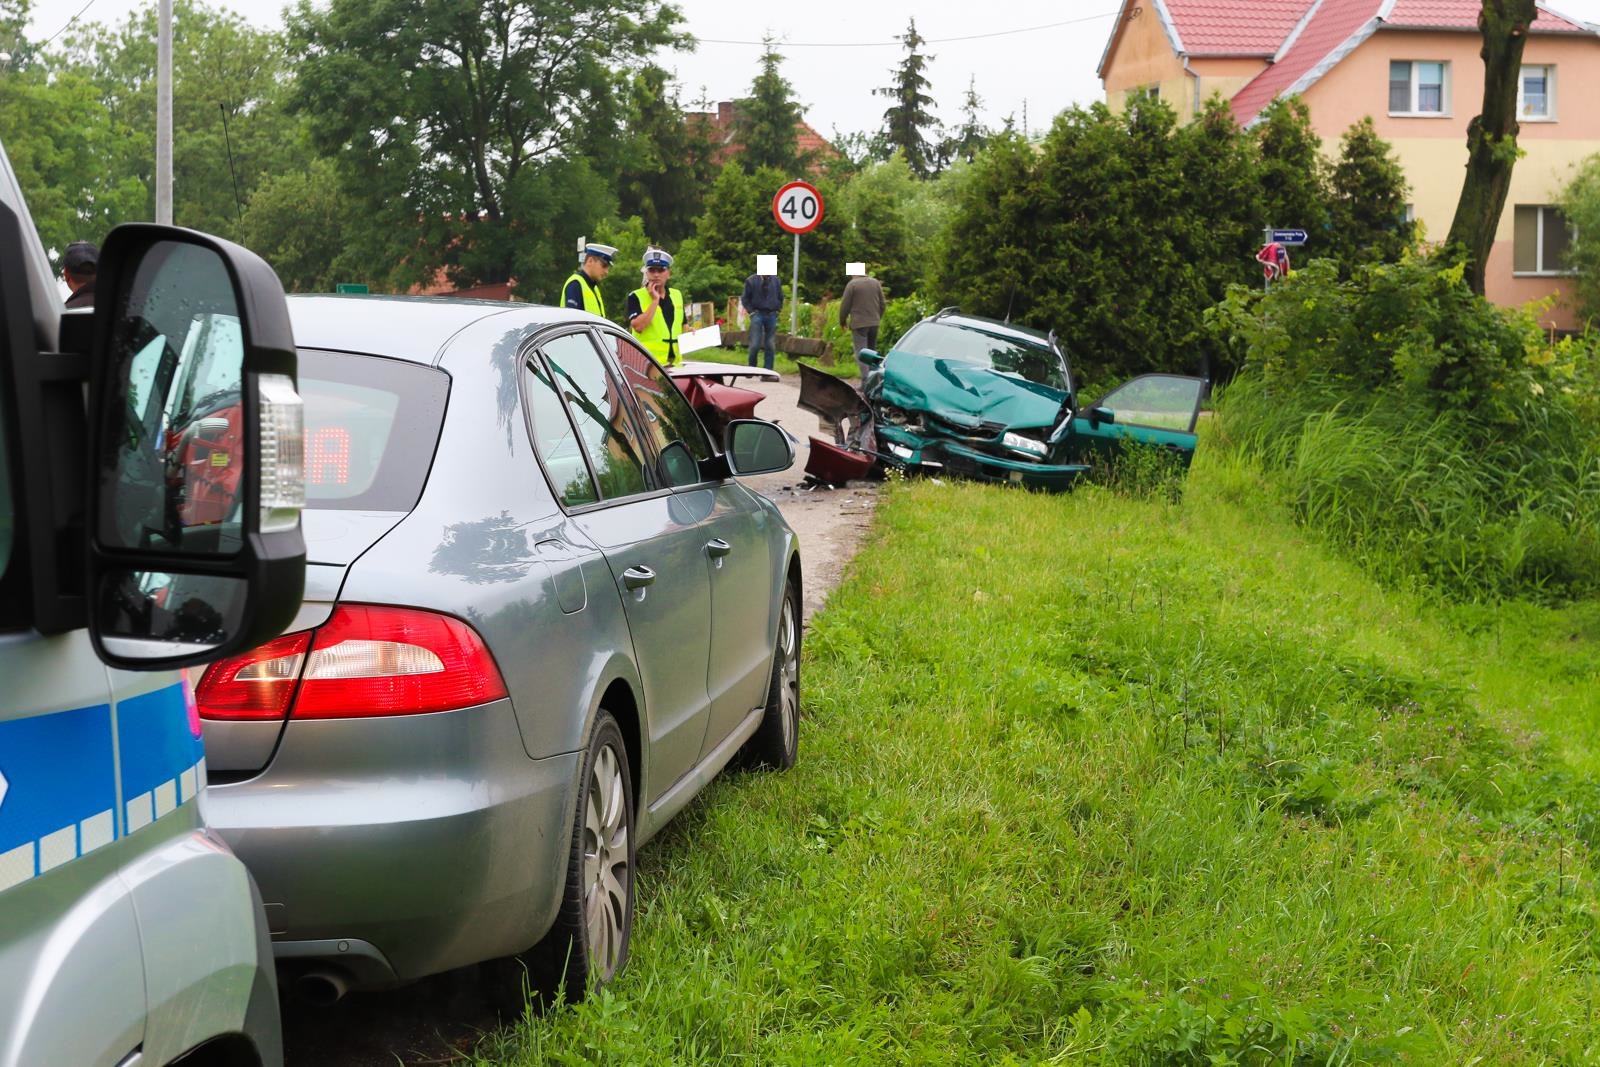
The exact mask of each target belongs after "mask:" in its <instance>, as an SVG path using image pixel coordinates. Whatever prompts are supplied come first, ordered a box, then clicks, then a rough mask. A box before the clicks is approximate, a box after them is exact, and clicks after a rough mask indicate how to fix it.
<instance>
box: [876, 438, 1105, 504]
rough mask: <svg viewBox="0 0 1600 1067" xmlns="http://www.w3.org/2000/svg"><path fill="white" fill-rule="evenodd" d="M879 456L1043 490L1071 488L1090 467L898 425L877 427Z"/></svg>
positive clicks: (929, 470)
mask: <svg viewBox="0 0 1600 1067" xmlns="http://www.w3.org/2000/svg"><path fill="white" fill-rule="evenodd" d="M878 445H879V452H878V455H879V458H880V459H881V460H882V461H883V462H884V463H885V464H887V465H891V466H895V467H898V468H900V469H902V470H905V471H908V472H921V473H924V474H939V473H944V474H949V475H952V476H954V477H958V478H966V479H970V480H975V481H982V482H997V483H1004V484H1007V485H1020V486H1023V487H1024V488H1027V489H1039V490H1043V491H1045V492H1062V491H1064V490H1067V489H1071V488H1072V487H1073V486H1074V485H1076V484H1077V482H1078V480H1079V479H1081V478H1082V477H1083V476H1084V475H1085V474H1087V473H1089V468H1088V467H1087V466H1085V465H1083V464H1081V463H1043V462H1038V461H1034V460H1027V459H1021V458H1018V459H1012V458H1009V457H1006V456H998V455H995V454H994V453H992V452H987V451H984V450H982V449H979V448H974V447H972V446H971V445H968V444H963V443H961V442H958V441H951V440H946V439H943V438H937V437H934V438H930V437H924V436H922V435H921V434H917V433H913V432H912V431H910V430H906V429H904V428H902V427H899V426H893V425H889V424H882V423H880V424H879V426H878Z"/></svg>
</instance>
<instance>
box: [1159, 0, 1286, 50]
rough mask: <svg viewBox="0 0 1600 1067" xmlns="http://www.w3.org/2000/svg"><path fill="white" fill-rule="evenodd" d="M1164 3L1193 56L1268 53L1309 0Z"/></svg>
mask: <svg viewBox="0 0 1600 1067" xmlns="http://www.w3.org/2000/svg"><path fill="white" fill-rule="evenodd" d="M1166 6H1167V11H1168V12H1169V13H1171V15H1172V21H1173V23H1174V24H1175V25H1176V26H1177V30H1178V36H1179V38H1180V39H1181V40H1182V41H1183V47H1184V50H1185V51H1186V52H1188V53H1189V54H1190V55H1192V56H1270V55H1272V54H1273V53H1275V52H1276V51H1277V50H1278V46H1279V45H1281V44H1283V39H1284V38H1285V37H1287V36H1289V33H1290V31H1291V30H1293V29H1294V28H1295V24H1296V23H1298V22H1299V21H1300V17H1301V16H1302V15H1304V14H1305V13H1306V11H1307V10H1308V9H1309V8H1310V7H1311V0H1252V2H1250V3H1240V2H1239V0H1167V3H1166Z"/></svg>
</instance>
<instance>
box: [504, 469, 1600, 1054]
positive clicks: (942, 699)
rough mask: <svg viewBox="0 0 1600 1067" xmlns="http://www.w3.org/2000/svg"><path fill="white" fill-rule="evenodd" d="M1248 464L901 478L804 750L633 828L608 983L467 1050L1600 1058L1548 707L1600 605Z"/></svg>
mask: <svg viewBox="0 0 1600 1067" xmlns="http://www.w3.org/2000/svg"><path fill="white" fill-rule="evenodd" d="M1360 477H1361V476H1360V475H1356V476H1355V478H1356V480H1355V481H1354V482H1352V483H1351V484H1352V485H1354V486H1357V487H1359V485H1360V484H1361V483H1360ZM1261 486H1262V474H1261V468H1259V467H1258V466H1257V465H1255V464H1253V463H1249V462H1244V461H1242V460H1240V459H1239V455H1238V453H1236V452H1231V453H1225V452H1221V451H1218V450H1214V449H1207V448H1205V447H1202V450H1201V452H1200V454H1199V458H1198V459H1197V461H1196V466H1195V470H1194V471H1193V472H1192V478H1191V482H1190V485H1189V487H1188V492H1187V493H1186V495H1185V499H1184V501H1183V503H1182V504H1181V505H1173V504H1171V503H1168V502H1166V501H1165V500H1164V499H1163V498H1162V497H1160V496H1159V495H1156V496H1148V495H1146V496H1143V497H1137V498H1136V497H1130V496H1124V495H1120V494H1116V493H1112V492H1108V491H1106V490H1103V489H1101V488H1098V487H1093V486H1091V487H1086V488H1085V489H1083V490H1081V491H1079V492H1077V493H1074V494H1072V495H1071V496H1067V497H1053V496H1043V495H1035V494H1025V493H1017V492H1007V491H1004V490H997V489H991V488H988V487H980V486H970V485H939V484H935V483H932V482H926V481H925V482H918V483H906V484H898V483H897V484H894V485H891V486H889V487H888V488H887V489H886V491H885V500H884V502H883V504H882V505H880V512H879V516H878V519H877V524H876V529H875V531H874V536H873V537H872V538H871V539H870V547H869V548H868V549H867V551H866V552H865V553H864V554H863V555H862V556H861V557H859V558H858V559H857V560H856V561H855V563H854V564H853V565H852V568H851V571H850V574H849V576H848V578H847V581H846V582H845V584H844V585H843V586H842V587H841V588H840V589H839V590H838V591H837V592H836V593H835V594H834V595H833V597H831V598H830V600H829V603H828V605H827V607H826V608H825V610H824V611H823V612H822V613H820V614H819V615H818V616H817V618H816V620H815V621H814V624H813V628H812V630H811V631H810V633H809V635H808V638H807V641H808V643H807V647H806V661H805V674H804V687H805V688H804V704H805V710H806V713H807V718H806V719H805V721H804V724H803V730H802V740H801V762H800V764H799V765H798V766H797V768H796V769H795V770H794V771H793V772H791V773H789V774H785V775H780V776H766V775H748V776H740V777H734V778H728V779H724V780H722V781H721V782H719V783H718V784H716V785H714V786H713V787H712V789H711V790H710V791H709V792H708V793H707V794H706V795H705V796H704V797H703V798H702V799H701V800H700V801H698V802H697V803H696V804H695V805H694V806H692V808H691V809H690V810H689V811H688V812H687V813H686V814H685V817H683V818H681V819H680V820H679V821H678V822H677V823H676V824H675V825H674V827H673V828H672V829H670V830H669V831H668V832H667V834H666V835H665V836H664V838H663V839H661V840H659V841H657V842H655V843H654V844H652V845H651V846H650V847H649V848H647V849H646V850H644V852H643V853H642V854H641V868H642V869H641V877H640V885H641V887H642V893H643V897H642V901H641V909H640V915H639V920H638V923H637V925H636V926H635V936H636V941H635V944H634V951H633V956H632V959H631V962H630V967H629V971H628V972H627V974H626V975H625V976H624V977H623V978H622V979H621V980H620V981H618V982H617V983H616V984H615V985H614V986H613V987H611V988H609V989H606V990H603V991H601V992H600V993H599V994H597V995H596V996H594V997H593V998H591V999H590V1000H588V1001H587V1002H585V1003H583V1004H581V1005H578V1006H576V1007H572V1008H566V1009H562V1010H557V1011H555V1012H552V1013H550V1014H548V1015H546V1016H544V1017H539V1018H530V1019H528V1020H526V1021H525V1022H524V1024H523V1025H522V1026H520V1027H518V1028H515V1029H513V1030H510V1031H508V1032H506V1033H504V1034H501V1035H498V1036H497V1037H496V1038H494V1039H493V1040H491V1041H490V1042H487V1043H486V1044H485V1045H484V1046H483V1047H482V1048H481V1049H480V1053H479V1055H480V1059H481V1061H482V1062H485V1063H491V1062H492V1063H516V1064H534V1063H545V1062H550V1063H572V1064H576V1063H592V1062H607V1063H685V1064H689V1063H707V1064H710V1063H719V1064H720V1063H732V1062H744V1063H762V1064H767V1063H792V1064H807V1065H809V1064H819V1063H828V1064H833V1063H857V1062H859V1063H917V1064H924V1063H927V1064H969V1063H979V1062H989V1063H1088V1064H1108V1065H1109V1064H1221V1063H1230V1064H1313V1063H1315V1064H1324V1063H1333V1064H1350V1063H1380V1062H1404V1063H1418V1064H1423V1063H1426V1064H1434V1063H1473V1062H1477V1063H1495V1064H1523V1063H1528V1064H1532V1063H1548V1062H1566V1063H1581V1062H1592V1061H1594V1060H1595V1059H1596V1058H1600V1023H1597V1021H1596V1018H1595V1014H1594V1013H1595V1001H1596V994H1597V993H1600V951H1597V949H1600V943H1597V941H1596V934H1597V929H1596V926H1597V922H1596V915H1597V907H1600V896H1597V876H1600V868H1597V864H1596V858H1595V854H1594V852H1593V847H1594V845H1595V843H1596V841H1597V840H1600V835H1597V833H1596V819H1595V814H1596V813H1597V812H1600V801H1597V799H1596V790H1595V785H1594V781H1593V779H1592V778H1590V777H1588V772H1587V771H1586V770H1585V769H1584V767H1581V766H1579V765H1577V764H1571V763H1567V762H1564V761H1563V760H1562V759H1561V758H1560V754H1559V753H1558V752H1557V751H1555V750H1554V749H1553V748H1552V747H1551V744H1550V742H1548V741H1546V740H1544V739H1543V738H1542V737H1541V736H1540V732H1541V731H1555V730H1559V729H1561V727H1562V726H1563V724H1568V723H1571V724H1585V723H1594V722H1596V721H1597V720H1600V716H1597V715H1596V712H1597V711H1600V686H1596V684H1595V683H1596V682H1597V681H1600V678H1597V677H1596V668H1595V663H1596V657H1595V655H1594V653H1595V651H1596V650H1597V648H1600V620H1597V619H1596V618H1595V617H1594V616H1593V614H1592V613H1591V614H1589V615H1584V614H1582V612H1581V611H1580V609H1575V608H1571V609H1565V610H1563V611H1552V610H1550V609H1544V608H1538V607H1534V606H1528V605H1524V606H1522V607H1521V608H1520V609H1519V611H1518V612H1517V613H1505V614H1498V615H1491V614H1490V613H1488V612H1483V613H1481V614H1473V611H1475V610H1477V609H1469V608H1465V607H1458V608H1454V609H1451V610H1452V611H1453V612H1454V614H1453V615H1452V616H1451V618H1450V619H1449V620H1448V624H1446V623H1445V622H1444V621H1442V620H1440V619H1439V618H1437V617H1435V615H1434V614H1433V613H1434V612H1436V611H1437V609H1436V608H1433V607H1429V605H1430V604H1431V603H1432V601H1429V600H1426V599H1422V598H1417V597H1414V596H1412V595H1410V594H1407V593H1404V592H1400V591H1395V590H1394V589H1392V588H1387V587H1384V586H1381V585H1379V584H1377V583H1375V582H1373V581H1372V580H1371V578H1370V577H1368V576H1367V575H1366V574H1365V573H1363V571H1362V570H1361V569H1359V568H1357V567H1356V566H1354V565H1352V564H1351V563H1349V562H1347V561H1345V560H1344V559H1342V558H1341V557H1340V555H1339V554H1338V553H1335V552H1331V551H1329V550H1327V549H1326V548H1324V547H1322V546H1321V545H1319V544H1317V543H1316V542H1315V541H1310V542H1308V541H1307V539H1306V538H1305V537H1304V535H1303V533H1301V532H1300V531H1299V530H1298V529H1297V527H1295V526H1294V525H1293V524H1291V523H1288V522H1286V521H1284V515H1283V513H1282V512H1281V511H1280V510H1279V509H1278V508H1277V507H1275V506H1274V505H1271V504H1270V503H1263V501H1262V495H1261ZM1491 620H1492V621H1491ZM1508 655H1515V657H1516V660H1515V661H1514V662H1511V661H1508V660H1507V656H1508ZM1581 736H1582V737H1585V738H1594V730H1593V729H1592V728H1591V729H1589V732H1588V733H1585V734H1582V735H1581ZM1585 754H1587V757H1588V758H1590V759H1591V760H1592V759H1594V758H1595V756H1596V753H1595V751H1594V750H1593V749H1583V750H1582V751H1575V752H1574V753H1573V755H1574V756H1583V755H1585ZM1587 766H1588V767H1589V768H1591V769H1592V768H1593V763H1590V764H1588V765H1587Z"/></svg>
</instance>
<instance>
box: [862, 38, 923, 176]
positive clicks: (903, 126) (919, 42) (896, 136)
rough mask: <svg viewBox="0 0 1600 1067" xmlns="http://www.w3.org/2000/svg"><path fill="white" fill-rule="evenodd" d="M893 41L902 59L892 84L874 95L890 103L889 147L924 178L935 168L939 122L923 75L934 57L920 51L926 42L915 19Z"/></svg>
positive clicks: (887, 116)
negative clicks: (900, 49) (902, 48)
mask: <svg viewBox="0 0 1600 1067" xmlns="http://www.w3.org/2000/svg"><path fill="white" fill-rule="evenodd" d="M895 39H896V40H898V41H900V42H901V43H903V44H904V45H905V49H906V54H905V58H904V59H902V60H901V61H900V65H899V66H898V67H896V68H895V71H894V84H893V85H888V86H884V87H883V88H881V89H874V90H873V92H875V93H877V94H878V95H879V96H886V97H888V98H889V99H890V100H892V101H893V103H892V104H890V105H889V108H888V110H887V111H885V112H884V113H883V125H884V135H885V139H886V140H887V141H888V144H889V147H890V148H891V149H892V150H895V151H898V152H900V153H901V154H902V155H904V156H905V159H906V165H907V166H908V167H910V168H911V173H913V174H915V175H916V176H917V177H919V178H926V177H928V176H929V175H930V174H932V173H933V172H934V171H935V170H936V169H938V159H937V153H936V149H935V147H934V141H933V139H932V136H933V134H934V132H935V128H936V125H937V121H938V120H936V119H935V118H934V116H933V111H932V108H933V97H931V96H929V95H928V89H929V88H930V87H931V83H930V82H929V81H928V79H927V77H926V75H925V74H924V72H925V71H926V70H927V67H928V62H929V60H931V59H932V58H933V57H932V56H929V55H924V54H923V52H922V50H921V49H922V46H923V45H924V44H926V43H927V42H926V41H925V40H924V39H923V37H922V35H921V34H919V33H917V20H916V19H911V20H910V22H909V24H908V25H907V26H906V32H905V33H904V34H902V35H901V36H899V37H897V38H895Z"/></svg>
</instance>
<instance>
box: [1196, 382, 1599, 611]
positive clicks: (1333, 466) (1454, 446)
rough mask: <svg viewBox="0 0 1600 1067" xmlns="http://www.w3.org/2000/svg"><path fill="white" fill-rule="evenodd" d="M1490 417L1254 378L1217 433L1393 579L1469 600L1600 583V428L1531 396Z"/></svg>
mask: <svg viewBox="0 0 1600 1067" xmlns="http://www.w3.org/2000/svg"><path fill="white" fill-rule="evenodd" d="M1522 416H1523V417H1522V418H1521V420H1520V421H1518V422H1516V423H1513V424H1497V425H1492V426H1484V425H1479V424H1475V423H1474V421H1473V415H1472V413H1470V412H1462V411H1454V410H1446V411H1442V412H1436V411H1430V410H1427V409H1424V408H1420V407H1418V406H1417V405H1415V404H1408V403H1406V402H1405V400H1404V398H1403V397H1401V396H1397V395H1395V394H1392V393H1378V394H1369V395H1366V396H1363V395H1360V394H1357V393H1352V392H1341V391H1340V390H1338V389H1337V388H1334V387H1330V386H1328V385H1326V384H1319V383H1316V382H1308V383H1303V384H1302V386H1301V387H1299V388H1297V389H1294V390H1287V389H1283V388H1281V387H1280V388H1274V387H1273V386H1271V385H1269V384H1266V383H1264V382H1263V381H1261V380H1260V379H1257V378H1252V377H1244V378H1241V379H1240V380H1239V381H1237V382H1235V383H1234V384H1233V385H1232V386H1230V387H1229V388H1228V389H1227V390H1226V393H1225V395H1224V396H1223V397H1222V399H1221V401H1220V403H1219V408H1218V418H1219V424H1220V433H1219V435H1218V438H1217V441H1216V444H1218V445H1219V446H1222V447H1231V448H1235V449H1237V450H1239V452H1240V453H1241V454H1243V455H1245V456H1247V457H1249V458H1251V459H1253V460H1255V461H1257V462H1259V463H1261V464H1262V465H1263V467H1264V468H1265V469H1266V470H1267V471H1268V472H1269V475H1270V481H1271V482H1272V485H1273V487H1274V489H1275V490H1276V491H1277V492H1279V493H1280V494H1281V495H1282V497H1283V499H1284V500H1286V501H1287V502H1288V504H1289V505H1290V508H1291V509H1292V512H1293V514H1294V516H1295V517H1296V518H1297V519H1298V520H1299V521H1301V522H1304V523H1305V524H1307V525H1308V526H1311V527H1313V528H1315V529H1317V530H1320V531H1322V532H1323V533H1324V534H1325V535H1326V536H1328V537H1329V538H1330V539H1331V540H1332V541H1333V542H1334V543H1335V544H1337V545H1339V546H1340V547H1342V548H1344V549H1346V550H1348V551H1350V552H1351V553H1353V554H1354V555H1355V557H1356V558H1358V559H1360V560H1361V561H1362V562H1363V563H1365V564H1366V565H1368V566H1369V567H1371V568H1373V569H1374V570H1376V571H1377V572H1378V573H1380V574H1382V575H1383V576H1384V577H1385V578H1386V579H1388V580H1391V581H1399V582H1402V583H1404V582H1407V581H1412V580H1418V579H1420V580H1421V581H1423V582H1425V583H1427V584H1428V585H1430V586H1432V587H1434V588H1436V589H1439V590H1441V591H1443V592H1445V593H1446V594H1447V595H1448V596H1450V597H1452V598H1457V599H1466V600H1499V599H1505V598H1514V597H1518V596H1534V597H1543V598H1549V597H1583V596H1589V595H1593V594H1594V593H1595V592H1596V591H1597V590H1600V427H1595V426H1590V425H1585V424H1584V422H1583V421H1582V420H1581V419H1580V417H1579V416H1578V414H1577V413H1576V412H1575V411H1574V410H1572V409H1571V408H1569V407H1566V406H1563V405H1557V404H1545V403H1535V402H1529V403H1527V404H1526V405H1524V408H1523V411H1522Z"/></svg>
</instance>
